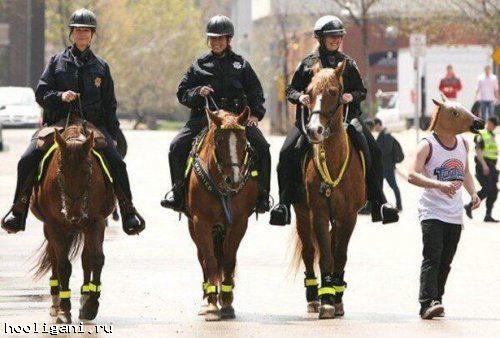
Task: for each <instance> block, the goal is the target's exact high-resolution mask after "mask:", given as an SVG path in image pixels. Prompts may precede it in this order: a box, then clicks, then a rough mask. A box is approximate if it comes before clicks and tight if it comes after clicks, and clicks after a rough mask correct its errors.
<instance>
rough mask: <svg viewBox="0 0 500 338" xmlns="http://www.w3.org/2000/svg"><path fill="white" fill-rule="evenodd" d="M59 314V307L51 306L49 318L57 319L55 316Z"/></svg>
mask: <svg viewBox="0 0 500 338" xmlns="http://www.w3.org/2000/svg"><path fill="white" fill-rule="evenodd" d="M58 313H59V306H54V305H52V306H51V307H50V310H49V314H50V316H51V317H57V314H58Z"/></svg>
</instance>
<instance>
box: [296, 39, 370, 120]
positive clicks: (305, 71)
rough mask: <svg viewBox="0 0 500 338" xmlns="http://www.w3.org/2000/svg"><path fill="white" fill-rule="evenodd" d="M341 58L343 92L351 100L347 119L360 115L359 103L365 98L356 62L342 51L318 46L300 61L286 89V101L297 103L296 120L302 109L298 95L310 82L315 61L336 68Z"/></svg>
mask: <svg viewBox="0 0 500 338" xmlns="http://www.w3.org/2000/svg"><path fill="white" fill-rule="evenodd" d="M343 60H346V61H347V62H346V67H345V69H344V73H343V75H342V76H343V81H344V93H349V94H351V95H352V102H351V103H350V104H349V116H348V120H351V119H352V118H355V117H359V116H360V115H361V109H360V103H361V102H362V101H363V100H364V99H365V98H366V88H365V86H364V84H363V80H362V79H361V75H360V74H359V70H358V67H357V65H356V62H355V61H354V60H353V59H351V58H350V57H349V56H348V55H346V54H344V53H342V52H339V51H335V52H324V51H322V50H321V49H320V48H318V49H316V50H315V51H314V52H313V53H311V54H309V55H308V56H307V57H306V58H305V59H304V60H302V61H301V63H300V64H299V66H298V68H297V70H296V71H295V74H293V78H292V82H291V83H290V85H289V86H288V88H287V90H286V97H287V99H288V101H290V102H291V103H293V104H296V105H297V108H296V115H295V118H296V120H297V121H300V118H301V117H300V114H301V111H302V109H301V108H300V101H299V97H300V96H301V95H303V94H305V92H306V90H307V86H309V84H310V83H311V80H312V78H313V66H314V65H315V64H316V63H317V62H320V63H321V65H322V67H323V68H337V65H338V64H339V62H342V61H343ZM304 114H305V116H304V118H306V119H307V117H308V114H309V111H308V109H307V108H306V107H304Z"/></svg>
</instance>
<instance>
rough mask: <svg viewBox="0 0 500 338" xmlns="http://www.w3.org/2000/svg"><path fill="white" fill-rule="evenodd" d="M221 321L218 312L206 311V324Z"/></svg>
mask: <svg viewBox="0 0 500 338" xmlns="http://www.w3.org/2000/svg"><path fill="white" fill-rule="evenodd" d="M219 320H221V315H220V311H219V310H215V311H207V313H206V314H205V321H207V322H216V321H219Z"/></svg>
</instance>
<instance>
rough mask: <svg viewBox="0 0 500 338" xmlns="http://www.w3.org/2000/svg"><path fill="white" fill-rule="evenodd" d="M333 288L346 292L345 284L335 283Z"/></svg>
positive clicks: (336, 290)
mask: <svg viewBox="0 0 500 338" xmlns="http://www.w3.org/2000/svg"><path fill="white" fill-rule="evenodd" d="M333 288H334V289H335V292H344V291H345V289H346V286H345V285H334V286H333Z"/></svg>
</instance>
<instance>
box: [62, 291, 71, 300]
mask: <svg viewBox="0 0 500 338" xmlns="http://www.w3.org/2000/svg"><path fill="white" fill-rule="evenodd" d="M59 298H61V299H69V298H71V290H68V291H59Z"/></svg>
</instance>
